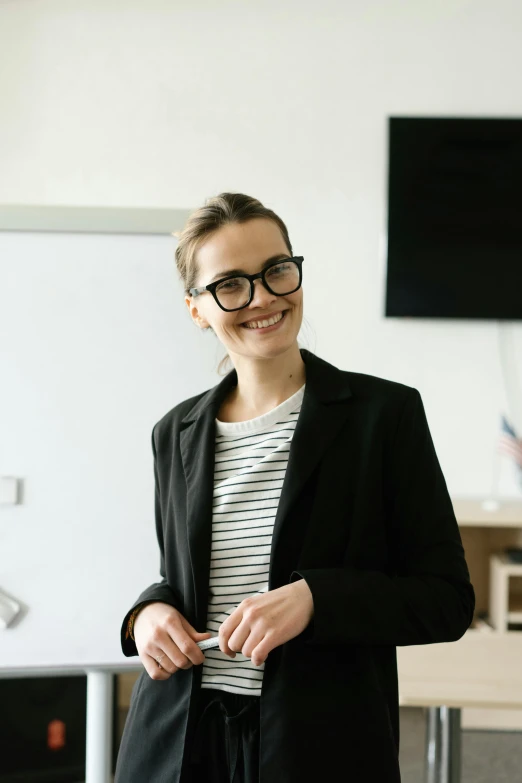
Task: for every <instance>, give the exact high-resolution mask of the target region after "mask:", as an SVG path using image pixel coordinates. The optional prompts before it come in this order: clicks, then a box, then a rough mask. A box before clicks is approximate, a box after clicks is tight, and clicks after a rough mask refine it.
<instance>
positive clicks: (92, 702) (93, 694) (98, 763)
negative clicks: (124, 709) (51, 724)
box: [85, 670, 113, 783]
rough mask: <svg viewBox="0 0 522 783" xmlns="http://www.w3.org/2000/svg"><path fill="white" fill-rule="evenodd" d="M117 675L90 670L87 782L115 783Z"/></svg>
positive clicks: (88, 681) (88, 675) (88, 687)
mask: <svg viewBox="0 0 522 783" xmlns="http://www.w3.org/2000/svg"><path fill="white" fill-rule="evenodd" d="M112 713H113V675H112V674H111V673H110V672H103V671H99V670H88V671H87V751H86V758H85V783H111V781H112V773H111V757H112Z"/></svg>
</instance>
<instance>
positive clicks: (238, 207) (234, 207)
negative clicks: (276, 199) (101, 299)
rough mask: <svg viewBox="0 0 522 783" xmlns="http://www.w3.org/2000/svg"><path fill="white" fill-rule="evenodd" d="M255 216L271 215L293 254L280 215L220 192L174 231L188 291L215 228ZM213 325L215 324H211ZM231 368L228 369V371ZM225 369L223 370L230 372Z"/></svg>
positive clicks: (248, 198) (241, 195)
mask: <svg viewBox="0 0 522 783" xmlns="http://www.w3.org/2000/svg"><path fill="white" fill-rule="evenodd" d="M252 218H268V219H269V220H273V221H274V223H276V225H278V226H279V229H280V231H281V234H282V235H283V239H284V241H285V244H286V246H287V248H288V252H289V253H290V255H293V250H292V245H291V243H290V237H289V236H288V230H287V228H286V226H285V224H284V223H283V221H282V220H281V218H280V217H279V215H276V213H275V212H273V211H272V210H271V209H268V207H265V206H263V204H261V202H260V201H258V200H257V199H256V198H253V197H252V196H246V195H245V194H244V193H220V194H219V195H218V196H212V197H211V198H208V199H207V200H206V202H205V205H204V206H202V207H200V208H199V209H197V210H196V211H195V212H193V213H192V214H191V215H190V217H189V218H188V220H187V222H186V224H185V227H184V228H183V230H182V231H179V232H174V236H177V237H178V245H177V247H176V251H175V259H176V266H177V268H178V272H179V275H180V277H181V280H182V282H183V286H184V290H185V294H188V293H189V289H190V288H193V287H194V286H195V285H196V280H197V278H198V273H199V269H198V266H197V259H196V255H197V250H198V248H199V246H200V245H201V244H202V243H203V240H204V239H207V238H208V237H209V236H210V235H211V234H212V233H213V232H215V231H217V230H218V229H219V228H220V227H221V226H224V225H227V224H228V223H245V222H246V221H247V220H252ZM209 328H210V329H212V327H209ZM227 360H228V361H230V356H229V355H228V353H227V354H225V356H224V357H223V358H222V359H221V361H220V362H219V365H218V368H217V369H218V374H220V375H221V374H222V373H221V369H222V367H223V365H225V364H226V362H227ZM226 372H228V370H227V371H226ZM226 372H225V373H223V374H226Z"/></svg>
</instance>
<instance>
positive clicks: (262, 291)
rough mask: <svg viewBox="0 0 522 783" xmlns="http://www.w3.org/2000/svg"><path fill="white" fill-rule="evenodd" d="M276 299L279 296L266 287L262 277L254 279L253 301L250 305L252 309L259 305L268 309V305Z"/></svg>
mask: <svg viewBox="0 0 522 783" xmlns="http://www.w3.org/2000/svg"><path fill="white" fill-rule="evenodd" d="M276 299H277V296H276V295H275V294H272V293H270V291H269V290H268V288H265V286H264V285H263V281H262V280H261V278H260V277H258V278H257V280H254V294H253V296H252V301H251V302H250V304H249V305H248V306H249V307H251V308H252V309H254V307H259V309H260V310H266V308H267V306H268V305H269V304H271V303H272V302H275V300H276Z"/></svg>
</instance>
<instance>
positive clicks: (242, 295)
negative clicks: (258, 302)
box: [216, 260, 299, 310]
mask: <svg viewBox="0 0 522 783" xmlns="http://www.w3.org/2000/svg"><path fill="white" fill-rule="evenodd" d="M265 280H266V282H267V283H268V285H269V287H270V288H271V289H272V291H273V292H274V294H281V295H284V294H290V293H292V291H295V290H296V288H297V286H298V285H299V267H298V265H297V264H296V262H295V261H291V260H285V261H282V262H281V263H280V264H275V265H274V266H271V267H269V268H268V269H267V270H266V273H265ZM216 296H217V298H218V300H219V303H220V304H221V305H222V306H223V307H226V308H227V309H228V310H234V309H237V308H239V307H244V306H245V305H246V303H247V302H248V300H249V298H250V281H249V279H248V278H247V277H240V276H237V277H232V278H229V279H228V280H225V281H224V282H223V283H220V284H219V285H218V286H217V288H216Z"/></svg>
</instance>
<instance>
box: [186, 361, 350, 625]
mask: <svg viewBox="0 0 522 783" xmlns="http://www.w3.org/2000/svg"><path fill="white" fill-rule="evenodd" d="M300 353H301V356H302V358H303V361H304V362H305V365H306V370H305V371H306V386H305V393H304V397H303V403H302V407H301V411H300V414H299V417H298V419H297V424H296V427H295V431H294V435H293V438H292V442H291V444H290V451H289V457H288V466H287V470H286V474H285V478H284V481H283V487H282V489H281V496H280V499H279V504H278V508H277V512H276V517H275V521H274V531H273V537H272V547H271V552H270V570H269V580H268V589H269V590H273V589H274V588H277V587H280V586H282V585H284V584H286V583H287V582H288V579H289V574H290V572H291V571H292V570H293V569H294V568H296V567H297V563H294V562H288V560H289V557H290V553H289V552H288V551H284V548H282V547H281V546H279V543H280V541H281V535H282V529H283V526H284V525H285V523H287V524H289V521H288V520H290V519H291V517H290V515H289V511H290V509H291V507H292V504H293V503H294V501H295V500H296V498H297V497H298V495H299V492H300V491H301V489H302V487H303V485H304V483H305V482H306V480H307V479H308V477H309V476H310V474H311V473H312V471H313V470H314V468H315V467H316V466H317V464H318V463H319V461H320V460H321V458H322V456H323V454H324V452H325V450H326V449H327V448H328V446H329V444H330V443H331V442H332V441H333V439H334V438H335V436H336V434H337V432H338V430H339V429H340V427H341V426H342V425H343V424H344V422H345V420H346V418H347V416H348V413H349V408H350V406H349V405H346V404H342V403H343V402H345V401H346V400H347V399H348V398H349V397H351V396H352V392H351V390H350V386H349V383H348V374H347V373H345V372H343V371H342V370H340V369H338V368H337V367H335V366H334V365H332V364H330V363H328V362H326V361H325V360H323V359H320V358H319V357H318V356H316V355H315V354H313V353H312V352H311V351H309V350H307V349H306V348H301V349H300ZM235 385H237V372H236V370H235V369H233V370H232V371H231V372H229V373H228V374H227V375H226V376H225V377H224V378H223V380H222V381H220V383H218V384H217V385H216V386H214V387H213V388H212V389H210V390H209V391H208V392H207V393H206V394H204V395H203V396H202V397H200V399H199V400H198V401H197V402H196V404H195V405H194V406H193V407H192V408H191V410H190V411H189V412H188V413H187V414H186V415H185V416H184V418H183V419H182V420H181V422H182V425H184V427H185V428H184V429H182V430H181V431H180V450H181V458H182V462H183V469H184V472H185V478H186V482H187V515H186V524H187V536H188V546H189V553H190V561H191V562H190V565H191V568H192V576H193V582H194V595H195V608H196V617H197V623H198V625H197V626H196V627H198V628H199V627H201V628H203V627H206V626H205V623H206V617H207V608H208V583H209V572H210V555H211V544H212V504H213V488H214V452H215V430H216V427H215V418H216V416H217V414H218V411H219V408H220V405H221V403H222V401H223V400H224V399H225V397H226V395H227V393H228V391H229V390H230V389H231V388H232V387H233V386H235ZM294 525H295V530H293V531H288V530H286V529H285V539H284V540H286V541H288V540H291V541H292V551H294V552H295V551H300V548H301V543H302V541H303V539H304V535H305V532H306V530H305V526H304V525H302V524H298V521H297V522H296V521H295V520H294ZM287 533H289V535H290V538H288V537H287V536H286V534H287Z"/></svg>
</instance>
